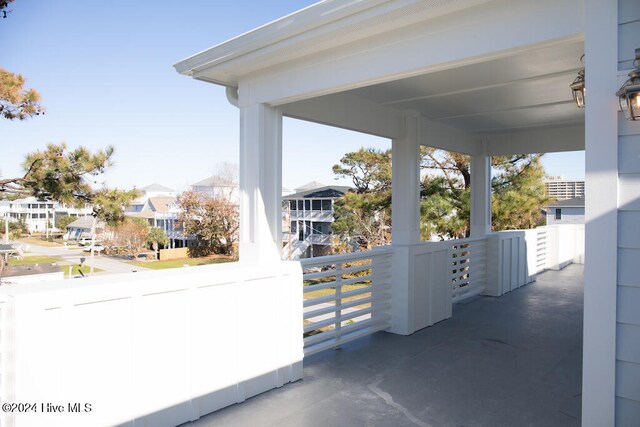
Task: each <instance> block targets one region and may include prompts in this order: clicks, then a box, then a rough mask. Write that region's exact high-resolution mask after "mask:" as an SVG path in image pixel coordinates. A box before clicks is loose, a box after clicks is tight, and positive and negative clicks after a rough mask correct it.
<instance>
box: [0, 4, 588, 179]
mask: <svg viewBox="0 0 640 427" xmlns="http://www.w3.org/2000/svg"><path fill="white" fill-rule="evenodd" d="M313 3H314V1H303V0H298V1H295V0H281V1H277V0H276V1H273V0H270V1H259V0H251V1H249V0H235V1H211V0H210V1H200V0H191V1H184V2H175V1H172V2H168V1H148V0H146V1H142V0H141V1H130V0H128V1H123V0H116V1H110V2H100V1H93V0H84V1H83V0H75V1H72V0H56V1H51V0H50V1H43V0H16V1H15V2H14V3H12V5H11V6H10V8H9V9H10V10H12V12H11V13H10V15H9V18H7V19H2V20H0V40H3V43H2V49H0V66H2V67H4V68H6V69H8V70H9V71H12V72H18V73H21V74H23V75H24V76H25V77H26V78H27V86H28V87H33V88H36V89H37V90H38V91H39V92H40V93H41V95H42V101H43V104H44V105H45V107H46V108H47V113H46V115H44V116H40V117H36V118H32V119H30V120H26V121H23V122H19V121H13V122H9V121H7V120H2V121H0V148H1V155H0V174H1V175H2V176H4V177H9V176H11V177H12V176H17V175H20V173H21V168H20V164H21V162H22V159H23V157H24V155H25V154H26V153H28V152H32V151H34V150H37V149H41V148H43V147H44V146H45V145H46V144H47V143H49V142H56V143H57V142H62V141H64V142H66V143H67V144H68V145H69V146H70V147H75V146H80V145H82V146H86V147H89V148H91V149H100V148H103V147H105V146H107V145H113V146H115V148H116V154H115V167H114V168H112V169H111V170H110V172H109V173H108V174H107V175H106V176H105V179H106V182H107V183H108V184H109V185H111V186H118V187H132V186H134V185H135V186H137V187H143V186H145V185H148V184H150V183H152V182H158V183H160V184H163V185H166V186H169V187H172V188H175V189H177V190H182V189H184V188H185V187H186V186H187V185H188V184H190V183H193V182H195V181H198V180H201V179H203V178H205V177H207V176H210V175H211V174H212V173H214V172H215V170H216V168H217V166H218V165H219V164H220V163H222V162H231V163H237V162H238V133H239V131H238V127H239V125H238V112H237V109H236V108H235V107H232V106H231V105H229V104H228V103H227V101H226V97H225V94H224V90H223V88H221V87H219V86H215V85H211V84H206V83H202V82H198V81H195V80H193V79H190V78H187V77H184V76H181V75H179V74H178V73H177V72H175V70H174V69H173V64H174V63H176V62H177V61H179V60H181V59H183V58H185V57H187V56H190V55H192V54H194V53H196V52H199V51H201V50H204V49H206V48H208V47H210V46H213V45H214V44H218V43H220V42H222V41H225V40H227V39H229V38H231V37H234V36H236V35H238V34H241V33H243V32H246V31H248V30H251V29H253V28H255V27H257V26H260V25H263V24H265V23H267V22H269V21H272V20H274V19H277V18H279V17H281V16H283V15H286V14H288V13H291V12H294V11H296V10H298V9H300V8H303V7H306V6H308V5H310V4H313ZM283 134H284V142H283V152H284V153H283V184H284V185H285V186H287V187H290V188H294V187H297V186H300V185H302V184H304V183H306V182H308V181H311V180H317V181H320V182H324V183H327V184H329V183H332V182H335V181H334V177H333V174H332V172H331V166H332V165H333V164H335V163H337V162H338V160H339V159H340V157H341V156H342V154H344V153H345V152H347V151H351V150H355V149H357V148H359V147H361V146H371V147H377V148H381V149H384V148H389V147H390V142H389V141H387V140H384V139H380V138H375V137H371V136H367V135H361V134H357V133H353V132H347V131H343V130H340V129H332V128H329V127H325V126H320V125H315V124H310V123H305V122H300V121H296V120H291V119H285V123H284V129H283ZM544 163H545V167H546V168H547V172H548V173H549V174H551V175H564V176H565V178H569V179H582V178H583V177H584V155H583V153H566V154H562V155H549V156H546V159H545V162H544Z"/></svg>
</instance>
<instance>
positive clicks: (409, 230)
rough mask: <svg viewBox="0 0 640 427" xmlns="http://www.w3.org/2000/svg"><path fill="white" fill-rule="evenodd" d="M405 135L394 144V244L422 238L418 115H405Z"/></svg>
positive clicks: (413, 241)
mask: <svg viewBox="0 0 640 427" xmlns="http://www.w3.org/2000/svg"><path fill="white" fill-rule="evenodd" d="M403 120H404V129H403V133H402V137H401V138H399V139H394V140H393V141H392V145H391V147H392V148H391V150H392V154H391V159H392V166H393V170H392V172H393V177H392V179H393V183H392V190H391V191H392V194H393V198H392V210H393V216H392V230H391V231H392V241H393V244H394V245H414V244H416V243H418V242H420V164H419V163H420V138H419V131H418V129H419V125H418V117H417V116H407V117H405V118H404V119H403Z"/></svg>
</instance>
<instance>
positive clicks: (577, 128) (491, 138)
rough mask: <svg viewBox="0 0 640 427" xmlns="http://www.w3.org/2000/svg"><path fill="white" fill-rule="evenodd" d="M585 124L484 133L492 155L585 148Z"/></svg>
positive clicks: (580, 149) (556, 151) (554, 151)
mask: <svg viewBox="0 0 640 427" xmlns="http://www.w3.org/2000/svg"><path fill="white" fill-rule="evenodd" d="M576 108H577V107H576ZM584 135H585V134H584V124H575V125H571V126H564V127H556V128H535V129H528V130H521V131H517V132H505V133H498V134H492V135H483V139H484V140H486V141H487V142H488V144H487V146H488V154H489V155H491V156H510V155H515V154H535V153H558V152H563V151H582V150H584Z"/></svg>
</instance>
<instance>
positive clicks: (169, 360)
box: [0, 225, 584, 427]
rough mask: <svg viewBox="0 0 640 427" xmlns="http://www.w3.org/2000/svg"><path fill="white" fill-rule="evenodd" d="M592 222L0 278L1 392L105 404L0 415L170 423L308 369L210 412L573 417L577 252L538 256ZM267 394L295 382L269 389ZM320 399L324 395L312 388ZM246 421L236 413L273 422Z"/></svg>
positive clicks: (569, 246) (574, 244)
mask: <svg viewBox="0 0 640 427" xmlns="http://www.w3.org/2000/svg"><path fill="white" fill-rule="evenodd" d="M583 236H584V234H583V228H582V227H580V226H574V225H565V226H551V227H542V228H539V229H535V230H527V231H508V232H498V233H492V234H490V235H489V236H487V237H484V238H470V239H461V240H450V241H444V242H437V243H433V242H424V243H419V244H416V245H412V246H401V245H390V246H385V247H380V248H376V249H374V250H372V251H365V252H356V253H352V254H344V255H334V256H327V257H318V258H313V259H307V260H303V261H302V262H300V263H298V262H280V263H278V262H274V263H272V264H263V265H247V264H243V263H242V262H240V263H233V264H226V265H216V266H202V267H197V268H189V269H176V270H172V271H168V272H165V271H150V272H143V273H129V274H122V275H112V276H101V277H94V278H89V279H85V280H83V281H73V282H71V283H70V282H69V281H60V282H49V283H37V284H30V285H26V284H25V285H14V286H4V287H1V288H0V338H1V339H0V356H1V357H0V393H2V394H1V395H0V398H1V399H2V401H3V402H10V403H27V402H29V403H31V402H40V403H42V402H52V403H53V404H56V405H59V404H62V405H67V404H68V403H74V402H82V403H88V404H91V405H95V409H94V411H93V412H91V413H83V414H75V413H70V412H69V411H67V412H65V413H43V412H42V411H40V412H28V413H10V412H5V413H4V414H3V417H2V420H1V422H2V423H3V424H5V423H7V424H8V425H15V426H16V427H25V426H39V425H62V424H64V425H67V426H73V425H77V426H85V425H128V426H133V425H138V424H144V425H153V426H175V425H180V424H182V423H184V422H188V421H194V420H198V419H199V418H201V417H204V416H205V415H206V414H208V413H210V412H213V411H217V410H220V409H222V408H225V407H227V406H230V405H234V404H236V403H241V402H244V401H246V400H247V399H249V398H251V397H253V396H257V395H259V394H261V393H263V392H266V391H268V390H272V389H274V388H279V387H282V386H283V385H285V384H287V383H289V382H295V381H297V380H299V379H302V378H304V381H302V382H298V383H295V384H293V385H291V386H289V387H285V388H283V389H281V390H280V391H277V392H275V394H274V393H271V394H266V395H264V396H261V397H258V398H256V399H253V400H249V401H248V402H249V403H248V405H241V406H238V405H236V406H234V407H233V408H231V409H229V410H225V411H222V412H220V414H216V415H214V416H213V418H206V419H213V420H214V421H211V422H213V423H218V421H217V420H218V418H216V417H226V416H227V415H225V414H228V413H234V411H240V412H241V414H242V415H237V416H235V415H234V416H232V417H231V418H234V419H235V418H237V419H238V420H241V419H242V420H245V421H246V419H245V418H244V417H250V416H255V417H263V415H261V414H260V413H261V410H253V409H250V408H253V407H256V406H255V405H258V406H257V407H258V408H260V407H262V406H261V405H266V406H267V407H273V405H277V406H278V407H279V408H280V405H281V404H282V405H287V406H286V407H282V408H281V410H280V411H279V412H278V413H279V414H280V415H282V414H291V416H292V417H293V416H299V417H302V418H301V419H303V420H304V419H306V418H308V417H313V418H312V419H313V420H314V421H315V420H317V421H318V422H321V421H322V422H324V423H325V424H327V425H335V423H342V422H344V423H346V424H347V425H358V423H359V422H361V420H366V419H369V418H370V419H371V420H375V419H377V418H376V417H382V418H380V419H381V421H380V422H379V423H378V421H376V423H378V425H403V423H405V424H407V423H410V422H413V423H414V424H415V423H417V424H418V425H430V424H431V423H435V425H449V424H451V425H454V423H457V425H467V424H465V423H467V422H468V421H473V420H480V421H482V423H484V425H517V423H516V424H514V423H512V422H509V420H525V421H527V420H536V419H538V418H536V417H540V418H539V419H541V420H544V421H545V422H546V421H549V423H548V424H545V425H554V424H553V423H557V425H571V424H570V423H571V422H573V421H572V420H574V418H572V417H577V413H576V410H575V408H579V407H580V402H579V399H577V397H579V389H580V382H579V378H580V375H579V371H580V369H579V367H580V357H581V344H580V338H581V334H580V327H581V315H580V305H581V303H580V296H581V290H580V285H581V281H580V277H581V274H580V272H581V270H580V267H579V266H570V267H568V269H567V270H565V271H563V272H560V273H557V272H544V271H546V270H549V269H552V270H553V269H560V268H561V267H563V266H566V265H567V264H569V263H571V262H576V263H580V262H581V259H582V244H581V242H582V241H583V238H584V237H583ZM543 272H544V273H543ZM403 274H406V275H407V276H406V277H405V278H404V279H402V275H403ZM398 278H400V279H398ZM536 278H537V279H538V282H537V283H536V284H535V285H531V286H526V287H524V288H522V287H523V286H524V285H526V284H528V283H531V282H532V281H534V280H536ZM405 282H409V283H410V285H411V286H410V287H403V286H402V285H403V283H405ZM518 288H522V289H518ZM407 289H409V292H410V294H408V293H407ZM499 296H502V298H495V297H499ZM301 301H302V303H301ZM430 325H436V326H435V327H433V328H426V327H427V326H430ZM425 328H426V329H425ZM381 331H387V332H394V333H395V334H390V333H387V332H381ZM411 334H413V335H411ZM401 335H410V336H401ZM335 347H340V348H342V350H341V351H337V352H334V351H333V350H332V349H333V348H335ZM303 357H306V359H305V365H306V366H305V369H306V371H305V374H304V376H303V370H302V368H303V367H302V360H303ZM574 372H577V373H576V374H575V375H573V374H572V373H574ZM576 378H577V380H575V379H576ZM574 380H575V381H574ZM332 387H333V388H332ZM336 387H337V388H336ZM325 388H326V389H327V390H328V391H325V390H324V389H325ZM307 389H308V390H309V391H305V390H307ZM567 390H569V391H567ZM576 390H577V391H576ZM298 392H300V393H303V394H296V393H298ZM334 392H335V393H337V394H332V393H334ZM290 393H293V394H290ZM305 393H309V394H305ZM325 393H330V394H329V395H327V394H325ZM567 393H569V394H567ZM571 393H573V394H571ZM269 396H274V398H275V396H284V399H285V400H284V401H282V402H277V403H270V402H271V401H270V400H267V401H266V403H260V402H265V400H264V399H270V398H269ZM287 396H288V397H287ZM568 396H569V397H571V396H573V397H572V398H571V399H569V397H568ZM289 399H291V400H294V401H296V402H294V403H292V402H290V400H289ZM318 400H326V402H327V404H330V405H331V406H329V407H328V406H327V405H309V404H308V403H309V402H310V401H314V402H316V401H318ZM576 401H577V403H575V402H576ZM334 402H336V403H335V405H337V406H336V407H334V406H335V405H333V404H332V403H334ZM553 402H556V403H557V404H558V405H561V406H557V405H556V406H549V405H552V403H553ZM244 408H249V409H247V410H245V409H244ZM303 408H305V409H304V410H303ZM328 408H330V409H328ZM497 408H502V410H501V411H502V412H503V413H502V414H500V415H497V413H499V412H501V411H498V410H497ZM504 408H507V410H504ZM549 408H551V409H549ZM245 411H246V413H245ZM283 411H284V412H283ZM305 411H309V412H305ZM345 411H350V412H349V413H347V412H345ZM351 411H355V412H353V413H351ZM560 411H562V412H560ZM251 414H253V415H251ZM319 414H322V416H320V415H319ZM280 415H279V416H280ZM356 415H357V418H356ZM268 416H274V417H275V416H276V415H275V414H270V415H268ZM282 416H283V417H284V415H282ZM494 416H499V417H502V418H497V419H494V418H492V417H494ZM323 417H324V418H323ZM327 417H334V418H331V419H329V418H327ZM361 417H364V418H361ZM371 417H373V418H371ZM386 417H391V418H386ZM447 417H449V418H447ZM465 417H466V418H465ZM474 417H475V418H474ZM509 417H511V418H509ZM565 417H566V418H567V419H566V420H565ZM206 419H205V420H206ZM345 420H346V421H345ZM394 420H395V421H397V422H398V423H395V421H394ZM501 420H502V421H501ZM559 420H563V421H564V424H560V421H559ZM254 421H255V420H254ZM284 421H285V424H286V422H288V421H287V420H286V417H285V419H284ZM299 421H300V419H298V418H296V419H295V420H294V419H292V420H291V421H290V424H291V425H297V424H298V422H299ZM387 421H388V422H390V423H392V424H387ZM203 422H209V421H203ZM233 422H236V421H233ZM238 422H239V421H238ZM247 422H248V423H249V424H246V423H245V424H243V423H240V424H237V425H265V424H264V423H263V422H260V423H258V424H255V423H254V422H250V421H247ZM330 422H332V424H329V423H330ZM500 422H504V424H500ZM274 423H275V424H278V425H280V423H279V422H275V420H274ZM441 423H444V424H441ZM224 424H225V425H226V421H225V423H224ZM204 425H207V424H204ZM231 425H233V424H231ZM407 425H408V424H407ZM431 425H434V424H431Z"/></svg>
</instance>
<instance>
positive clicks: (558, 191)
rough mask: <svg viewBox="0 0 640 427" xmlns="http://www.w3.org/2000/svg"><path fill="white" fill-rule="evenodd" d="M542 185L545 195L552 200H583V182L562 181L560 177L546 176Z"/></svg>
mask: <svg viewBox="0 0 640 427" xmlns="http://www.w3.org/2000/svg"><path fill="white" fill-rule="evenodd" d="M544 185H545V188H546V191H547V194H548V195H549V197H551V198H553V199H556V200H566V199H584V181H575V180H567V179H562V177H561V176H548V177H547V178H546V179H545V181H544Z"/></svg>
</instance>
